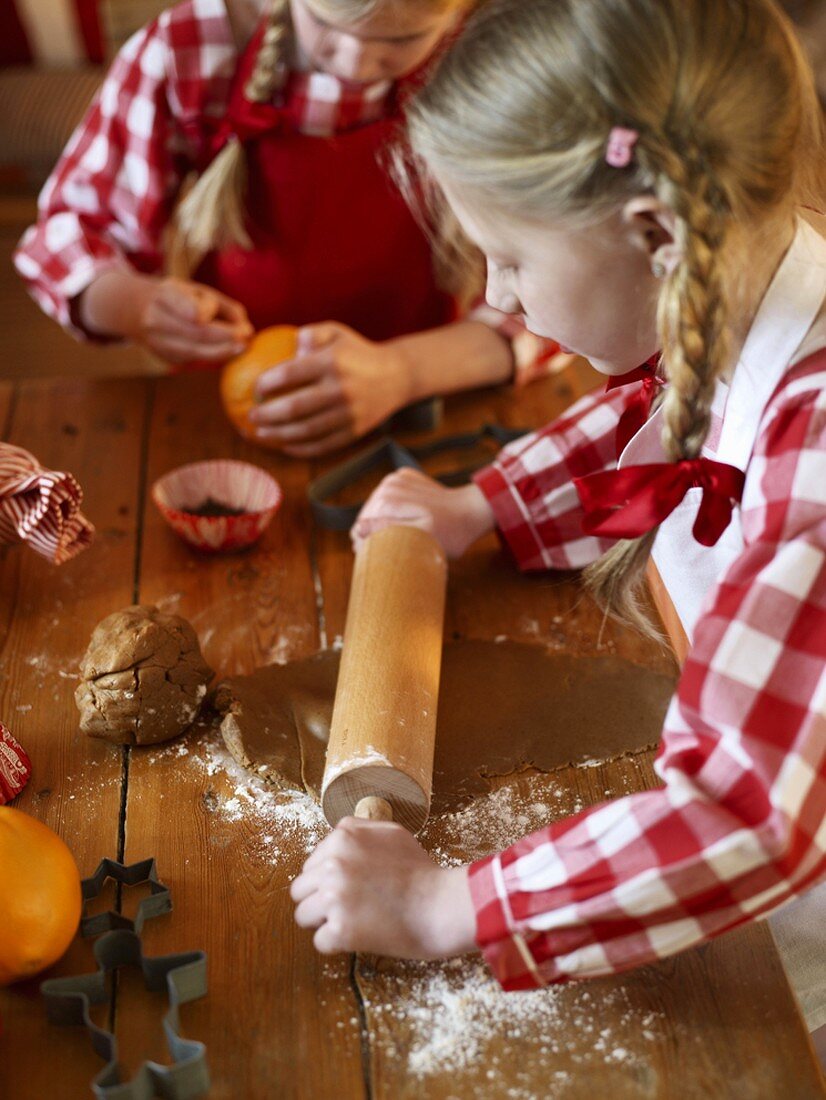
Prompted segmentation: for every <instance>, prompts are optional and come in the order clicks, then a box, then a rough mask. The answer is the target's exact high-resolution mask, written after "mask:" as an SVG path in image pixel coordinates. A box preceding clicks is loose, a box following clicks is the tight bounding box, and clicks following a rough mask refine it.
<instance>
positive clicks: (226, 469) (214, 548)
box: [152, 459, 284, 554]
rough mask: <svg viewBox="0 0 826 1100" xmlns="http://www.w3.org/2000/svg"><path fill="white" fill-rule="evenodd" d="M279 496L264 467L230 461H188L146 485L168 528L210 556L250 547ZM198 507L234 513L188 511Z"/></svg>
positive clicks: (273, 480)
mask: <svg viewBox="0 0 826 1100" xmlns="http://www.w3.org/2000/svg"><path fill="white" fill-rule="evenodd" d="M283 496H284V494H283V493H282V492H281V487H280V485H279V484H278V482H277V481H276V480H275V478H273V477H270V475H269V474H268V473H267V471H266V470H262V469H261V468H260V467H259V466H253V465H252V463H250V462H236V461H235V460H234V459H215V460H213V461H207V462H190V463H189V464H188V465H187V466H179V467H178V468H177V469H175V470H170V471H169V473H168V474H164V476H163V477H161V478H158V480H157V481H156V482H155V484H154V485H153V486H152V500H153V501H154V502H155V505H156V507H157V509H158V511H159V512H160V513H161V515H162V516H163V518H164V519H165V520H166V522H167V523H168V524H169V526H170V527H171V528H172V530H173V531H174V532H175V533H176V534H177V535H180V537H181V538H182V539H183V540H184V542H187V543H189V545H190V546H193V547H195V549H196V550H203V551H205V552H207V553H213V554H215V553H222V552H225V551H228V550H243V549H244V548H245V547H247V546H252V544H253V543H254V542H256V541H257V540H258V539H259V538H260V537H261V535H262V534H263V533H264V531H265V530H266V528H267V526H268V524H269V523H270V520H271V519H272V517H273V516H274V515H275V513H276V512H277V511H278V508H279V506H280V504H281V501H282V499H283ZM204 505H209V506H212V508H213V509H214V511H215V512H219V511H220V509H222V508H227V509H231V510H232V511H237V512H238V514H237V515H220V514H213V515H210V514H199V512H196V511H193V509H195V508H197V509H200V508H201V507H203V506H204ZM239 510H240V511H239Z"/></svg>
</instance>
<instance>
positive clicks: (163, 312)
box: [80, 270, 253, 363]
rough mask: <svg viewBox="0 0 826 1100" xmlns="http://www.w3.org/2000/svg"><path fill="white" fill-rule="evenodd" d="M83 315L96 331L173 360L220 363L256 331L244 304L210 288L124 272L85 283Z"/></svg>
mask: <svg viewBox="0 0 826 1100" xmlns="http://www.w3.org/2000/svg"><path fill="white" fill-rule="evenodd" d="M80 319H81V321H82V323H83V324H84V325H85V326H86V327H87V328H88V329H89V330H90V331H92V332H98V333H101V334H102V335H106V336H121V337H126V338H127V339H128V340H132V341H134V342H135V343H136V344H142V345H143V346H144V347H146V348H148V349H149V351H151V352H153V353H154V354H155V355H157V356H159V357H160V358H161V359H165V360H166V361H167V362H169V363H186V362H189V361H191V360H197V359H200V360H208V361H210V362H222V361H224V360H226V359H229V358H231V357H232V356H233V355H238V354H240V353H241V352H242V351H243V350H244V348H245V347H246V344H247V342H248V341H249V339H250V337H251V336H252V334H253V327H252V325H251V324H250V322H249V318H248V317H247V311H246V310H245V309H244V307H243V306H242V305H241V304H240V303H239V302H235V301H233V300H232V299H231V298H227V297H226V295H224V294H220V293H219V292H218V291H217V290H213V289H212V288H211V287H208V286H203V285H202V284H200V283H193V282H189V281H187V280H184V279H173V278H157V277H156V276H151V275H141V274H138V273H137V272H127V271H121V270H113V271H106V272H104V273H103V274H102V275H100V276H99V277H98V278H97V279H96V280H95V281H94V282H93V283H92V284H91V285H90V286H89V287H87V289H86V290H85V291H84V293H83V295H82V297H81V299H80Z"/></svg>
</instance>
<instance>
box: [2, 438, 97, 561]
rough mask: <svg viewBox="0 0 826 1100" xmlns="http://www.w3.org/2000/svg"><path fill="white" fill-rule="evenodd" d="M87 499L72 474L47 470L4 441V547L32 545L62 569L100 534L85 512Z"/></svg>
mask: <svg viewBox="0 0 826 1100" xmlns="http://www.w3.org/2000/svg"><path fill="white" fill-rule="evenodd" d="M82 499H83V493H82V491H81V488H80V486H79V485H78V483H77V482H76V481H75V479H74V478H73V477H72V475H71V474H65V473H60V472H58V471H55V470H44V469H43V467H42V466H41V465H40V463H39V462H38V461H37V459H36V458H35V457H34V455H32V454H29V452H28V451H24V450H23V448H22V447H15V446H13V445H12V444H10V443H0V543H4V542H6V543H11V542H18V541H21V542H26V543H28V544H29V546H31V548H32V549H33V550H36V551H37V553H38V554H42V555H43V557H44V558H48V559H49V560H50V561H52V562H54V564H55V565H62V563H63V562H65V561H68V560H69V559H70V558H73V557H74V556H75V555H76V554H79V553H80V551H81V550H85V548H86V547H87V546H88V545H89V543H90V542H91V541H92V536H93V535H94V531H95V529H94V527H93V526H92V524H91V523H90V522H89V521H88V520H87V519H86V517H85V516H84V515H83V514H82V513H81V511H80V502H81V500H82Z"/></svg>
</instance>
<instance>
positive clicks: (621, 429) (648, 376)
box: [605, 354, 665, 455]
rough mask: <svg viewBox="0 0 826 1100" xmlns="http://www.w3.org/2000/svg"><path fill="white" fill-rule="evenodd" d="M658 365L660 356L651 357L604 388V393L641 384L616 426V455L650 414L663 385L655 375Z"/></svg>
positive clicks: (663, 380)
mask: <svg viewBox="0 0 826 1100" xmlns="http://www.w3.org/2000/svg"><path fill="white" fill-rule="evenodd" d="M659 364H660V356H659V354H657V355H652V356H651V358H650V359H649V360H647V361H646V362H645V363H643V365H642V366H641V367H637V369H636V370H632V371H628V373H627V374H619V375H616V376H615V377H614V378H609V380H608V385H607V386H606V387H605V391H606V393H607V392H609V391H610V390H615V389H617V388H618V387H619V386H627V385H629V384H630V383H631V382H642V386H641V387H640V388H639V390H638V391H637V393H635V394H634V396H633V397H632V398H631V401H630V402H629V404H628V405H627V406H626V408H625V411H624V412H623V414H622V416H621V417H620V419H619V424H617V435H616V448H617V454H618V455H619V454H622V452H623V451H624V450H625V447H626V444H627V443H628V442H629V441H630V440H631V439H632V438H633V437H634V436H635V435H636V434H637V432H638V431H639V430H640V428H641V427H642V426H643V424H644V423H645V422H646V420H648V417H649V416H650V414H651V405H652V403H653V401H654V398H655V397H656V396H657V391H658V390H659V388H660V386H664V385H665V379H664V378H660V377H659V376H658V374H657V367H658V366H659Z"/></svg>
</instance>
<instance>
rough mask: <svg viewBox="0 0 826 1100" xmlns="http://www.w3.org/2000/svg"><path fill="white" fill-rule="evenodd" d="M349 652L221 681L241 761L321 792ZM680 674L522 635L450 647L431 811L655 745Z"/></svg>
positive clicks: (225, 723) (219, 695)
mask: <svg viewBox="0 0 826 1100" xmlns="http://www.w3.org/2000/svg"><path fill="white" fill-rule="evenodd" d="M338 666H339V653H338V651H335V650H325V651H323V652H321V653H318V654H316V655H315V656H314V657H309V658H307V659H305V660H301V661H295V662H293V663H292V664H287V665H268V666H267V667H265V668H259V669H257V670H256V671H255V672H253V673H252V675H250V676H238V677H235V678H233V679H230V680H225V681H224V682H223V683H222V684H220V685H219V687H218V689H217V691H216V694H215V699H214V704H215V707H216V709H217V710H218V712H219V713H220V714H221V715H222V716H223V719H222V722H221V732H222V734H223V736H224V740H225V741H226V744H227V747H228V748H229V750H230V752H231V753H232V755H233V756H234V757H235V759H236V760H237V761H238V762H239V763H240V764H241V765H242V766H243V767H246V768H250V769H251V770H253V771H255V772H256V773H257V774H258V775H260V776H262V777H263V778H264V779H266V780H267V781H268V782H270V783H273V784H274V785H276V786H279V787H285V788H297V789H304V790H306V791H308V792H310V793H311V794H313V795H314V796H315V797H316V798H318V796H319V791H320V788H321V780H322V775H323V772H324V757H325V750H326V743H327V737H328V735H329V731H330V719H331V716H332V711H333V698H334V696H335V687H336V678H337V676H338ZM673 691H674V680H673V678H671V677H669V676H664V675H662V674H660V673H656V672H651V671H648V670H646V669H644V668H640V667H638V666H637V665H632V664H630V663H629V662H628V661H623V660H621V659H619V658H617V657H571V656H567V655H560V654H553V653H547V652H546V651H545V650H544V649H543V648H542V647H540V646H532V645H525V644H522V643H519V642H501V643H498V642H486V641H459V642H449V643H448V644H447V645H445V648H444V654H443V658H442V678H441V688H440V692H439V710H438V719H437V732H436V757H435V763H434V773H433V796H432V804H431V813H432V814H440V813H449V812H452V811H454V810H457V809H459V808H460V807H462V806H464V805H466V804H467V803H469V802H471V801H473V799H475V798H477V797H479V796H480V795H483V794H486V793H487V792H488V791H489V790H490V784H489V783H488V782H487V780H488V778H491V777H494V776H503V775H511V774H513V773H515V772H520V771H524V770H525V769H527V768H536V769H538V770H539V771H544V772H548V771H553V770H555V769H558V768H560V767H563V766H564V765H566V764H576V763H581V762H583V761H585V760H589V759H596V760H606V759H611V758H612V757H617V756H620V755H622V754H624V753H628V752H632V751H634V750H638V749H641V748H645V747H647V746H652V745H654V744H656V742H657V740H658V739H659V735H660V729H661V727H662V721H663V717H664V715H665V712H666V709H667V707H668V702H669V699H670V697H671V695H672V693H673Z"/></svg>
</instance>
